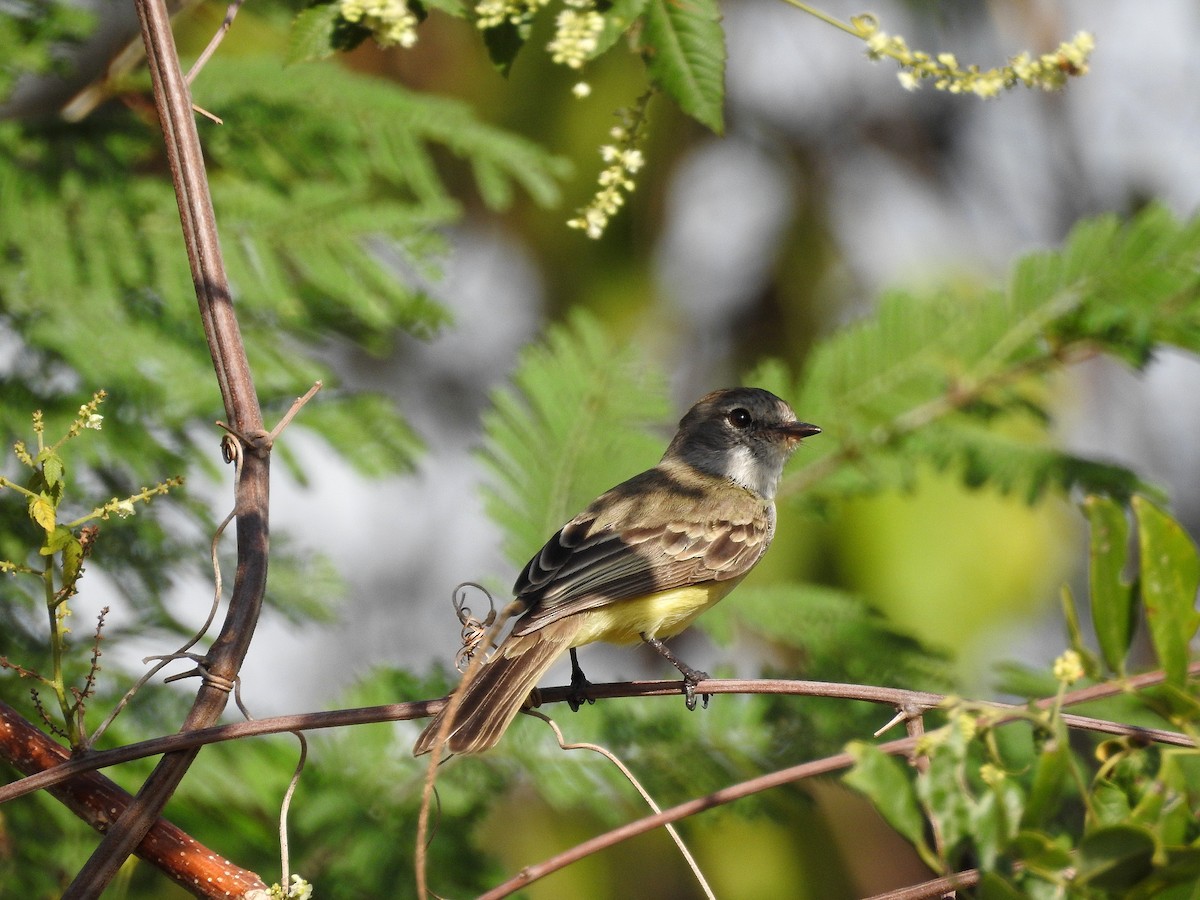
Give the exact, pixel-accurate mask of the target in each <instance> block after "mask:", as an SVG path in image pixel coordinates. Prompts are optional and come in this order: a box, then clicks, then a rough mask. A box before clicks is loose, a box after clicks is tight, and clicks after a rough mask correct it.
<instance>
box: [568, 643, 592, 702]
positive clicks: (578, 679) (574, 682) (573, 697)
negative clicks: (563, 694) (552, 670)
mask: <svg viewBox="0 0 1200 900" xmlns="http://www.w3.org/2000/svg"><path fill="white" fill-rule="evenodd" d="M591 686H592V683H591V682H590V681H588V680H587V676H586V675H584V674H583V669H581V668H580V667H579V657H578V656H576V655H575V648H574V647H572V648H571V693H569V694H568V695H567V706H569V707H571V712H579V707H581V706H583V704H584V703H595V702H596V698H595V697H591V696H589V695H588V688H590V687H591Z"/></svg>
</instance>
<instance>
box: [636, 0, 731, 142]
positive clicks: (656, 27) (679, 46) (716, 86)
mask: <svg viewBox="0 0 1200 900" xmlns="http://www.w3.org/2000/svg"><path fill="white" fill-rule="evenodd" d="M645 23H646V27H645V31H644V33H643V35H642V47H643V52H644V55H645V57H646V65H647V67H648V68H649V70H650V75H651V76H652V77H653V78H654V80H655V81H657V82H658V83H659V84H660V85H661V86H662V87H663V89H664V90H666V92H667V93H668V94H670V95H671V96H672V97H673V98H675V102H676V103H678V104H679V108H680V109H682V110H683V111H684V112H685V113H687V114H688V115H689V116H691V117H692V118H693V119H695V120H696V121H697V122H699V123H700V124H701V125H705V126H707V127H708V128H709V129H711V130H712V131H713V132H714V133H716V134H721V133H722V132H723V131H724V129H725V114H724V105H725V32H724V30H723V29H722V28H721V11H720V8H719V7H718V6H717V3H716V0H650V2H649V3H648V4H647V5H646V16H645Z"/></svg>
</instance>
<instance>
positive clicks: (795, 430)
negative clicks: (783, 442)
mask: <svg viewBox="0 0 1200 900" xmlns="http://www.w3.org/2000/svg"><path fill="white" fill-rule="evenodd" d="M775 430H776V431H778V432H779V433H780V434H782V435H784V436H785V437H788V438H791V439H792V440H794V441H798V440H800V439H802V438H806V437H812V436H813V435H814V434H820V433H821V429H820V427H819V426H817V425H810V424H809V423H808V422H789V423H788V424H786V425H779V426H776V429H775Z"/></svg>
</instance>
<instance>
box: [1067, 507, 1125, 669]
mask: <svg viewBox="0 0 1200 900" xmlns="http://www.w3.org/2000/svg"><path fill="white" fill-rule="evenodd" d="M1083 510H1084V513H1085V514H1086V515H1087V519H1088V525H1089V526H1090V528H1091V531H1090V533H1091V543H1090V550H1089V554H1088V583H1089V584H1090V586H1091V608H1092V623H1093V625H1094V626H1095V629H1096V640H1097V642H1098V643H1099V645H1100V652H1101V653H1102V654H1103V655H1104V662H1105V663H1106V664H1107V665H1108V668H1109V669H1110V670H1111V671H1113V672H1115V673H1116V674H1118V675H1124V674H1125V654H1126V653H1128V652H1129V645H1130V642H1131V641H1132V640H1133V628H1134V624H1135V622H1136V619H1135V616H1134V611H1135V607H1134V599H1135V597H1134V593H1133V590H1132V585H1130V584H1129V583H1128V582H1126V580H1125V564H1126V555H1127V554H1126V547H1127V544H1128V540H1129V523H1128V521H1127V520H1126V518H1125V510H1124V508H1123V507H1122V506H1121V505H1120V504H1119V503H1117V502H1116V501H1115V500H1112V499H1110V498H1108V497H1100V496H1095V495H1093V496H1090V497H1087V498H1086V499H1085V500H1084V501H1083ZM1077 643H1079V642H1078V641H1077Z"/></svg>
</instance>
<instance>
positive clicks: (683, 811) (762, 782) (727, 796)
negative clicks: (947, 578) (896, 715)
mask: <svg viewBox="0 0 1200 900" xmlns="http://www.w3.org/2000/svg"><path fill="white" fill-rule="evenodd" d="M696 691H697V692H699V691H700V685H696ZM915 745H916V741H915V740H914V739H913V738H902V739H900V740H898V741H890V742H888V743H886V744H881V745H880V746H879V749H880V750H882V751H883V752H885V753H891V754H901V753H911V752H912V749H913V747H914V746H915ZM852 765H854V757H852V756H851V755H850V754H849V753H838V754H836V755H834V756H829V757H826V758H825V759H818V760H814V761H813V762H806V763H801V764H800V765H797V766H791V767H789V768H786V769H780V770H779V771H777V772H770V773H768V774H766V775H760V776H758V777H757V778H751V779H749V780H748V781H743V782H740V783H738V784H734V785H730V786H729V787H727V788H722V789H721V790H719V791H714V792H713V793H711V794H709V795H707V796H705V797H698V798H696V799H695V800H689V801H687V802H686V803H680V804H679V805H677V806H672V807H671V808H670V809H665V810H663V811H662V812H661V813H657V814H655V815H652V816H646V817H644V818H641V819H638V820H636V821H634V822H629V823H627V824H625V825H622V826H620V827H619V828H614V829H612V830H611V831H607V832H605V833H604V834H601V835H597V836H596V837H594V838H591V839H590V840H587V841H584V842H583V843H581V844H576V845H575V846H574V847H572V848H571V849H569V850H566V851H564V852H563V853H560V854H558V855H557V856H553V857H551V858H550V859H547V860H544V861H543V862H540V863H537V864H536V865H532V866H527V867H525V868H524V869H522V870H521V871H520V872H518V873H517V874H516V875H515V876H514V877H513V878H510V879H509V880H508V881H506V882H504V883H503V884H501V885H499V886H497V887H495V888H493V889H492V890H490V891H488V892H487V893H485V894H481V895H480V896H479V900H499V898H501V897H507V896H508V895H509V894H512V893H514V892H516V891H519V890H521V889H523V888H525V887H526V886H528V885H529V884H531V883H533V882H534V881H537V880H538V879H540V878H545V877H546V876H547V875H549V874H551V873H552V872H557V871H558V870H559V869H562V868H564V867H566V866H569V865H570V864H571V863H573V862H577V861H579V860H581V859H583V858H584V857H586V856H591V855H592V854H593V853H599V852H600V851H601V850H606V849H608V848H609V847H613V846H615V845H617V844H619V843H621V842H622V841H627V840H629V839H630V838H634V837H637V836H638V835H641V834H645V833H646V832H648V831H653V830H654V829H655V828H661V827H662V826H663V825H666V824H667V823H668V822H678V821H679V820H680V819H686V818H687V817H689V816H694V815H696V814H697V813H702V812H704V811H706V810H709V809H713V808H715V807H718V806H724V805H725V804H727V803H732V802H733V801H734V800H741V799H743V798H745V797H749V796H752V795H753V794H758V793H761V792H763V791H768V790H771V789H772V788H777V787H781V786H782V785H785V784H791V783H792V782H794V781H801V780H803V779H805V778H813V777H815V776H818V775H829V774H831V773H833V772H838V771H841V770H842V769H848V768H849V767H850V766H852Z"/></svg>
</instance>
